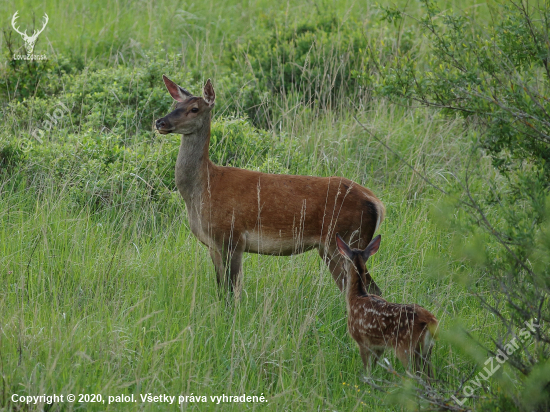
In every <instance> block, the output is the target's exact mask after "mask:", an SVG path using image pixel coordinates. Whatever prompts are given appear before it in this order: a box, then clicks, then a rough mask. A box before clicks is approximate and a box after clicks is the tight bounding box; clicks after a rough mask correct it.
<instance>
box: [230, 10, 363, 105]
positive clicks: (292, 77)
mask: <svg viewBox="0 0 550 412" xmlns="http://www.w3.org/2000/svg"><path fill="white" fill-rule="evenodd" d="M260 25H263V26H264V34H263V35H258V34H257V33H254V36H249V37H247V38H246V39H245V40H244V41H243V42H241V43H240V44H237V45H234V46H232V47H230V48H228V52H227V56H226V59H227V62H228V64H229V66H230V67H231V68H232V70H234V71H239V72H247V71H248V70H247V68H251V69H252V72H253V74H254V76H255V77H256V78H257V79H258V84H259V87H260V88H261V89H263V90H267V91H269V92H270V93H272V94H288V93H291V92H298V93H300V94H303V96H304V97H303V98H304V99H305V101H306V102H313V101H316V102H319V103H321V104H324V105H328V104H331V102H332V100H333V99H334V98H335V97H336V96H339V95H340V94H341V93H348V92H352V91H353V90H354V89H355V87H357V86H358V83H357V81H356V80H355V76H354V74H355V73H359V72H365V71H369V70H370V68H371V67H370V64H369V59H368V40H367V37H366V35H365V30H366V28H365V26H364V23H363V22H362V21H360V20H358V19H355V18H353V17H350V18H348V19H347V20H346V21H342V20H341V19H339V18H337V17H335V16H331V15H314V16H312V17H311V18H310V19H308V20H307V21H305V20H304V21H302V22H300V23H298V24H296V25H292V26H291V25H286V24H285V22H284V21H281V20H280V19H279V18H273V16H263V17H262V18H261V21H260Z"/></svg>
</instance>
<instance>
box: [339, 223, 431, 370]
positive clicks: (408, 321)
mask: <svg viewBox="0 0 550 412" xmlns="http://www.w3.org/2000/svg"><path fill="white" fill-rule="evenodd" d="M380 240H381V236H380V235H378V236H376V238H374V239H373V240H372V241H371V242H370V243H369V245H368V246H367V247H366V248H365V249H364V250H359V249H351V248H350V247H349V246H348V245H347V244H346V242H344V240H343V239H342V238H341V237H340V235H339V234H338V233H337V234H336V243H337V245H338V250H339V251H340V253H341V254H342V256H344V257H345V258H346V264H345V266H346V273H347V276H346V277H347V282H346V306H347V312H348V331H349V334H350V335H351V337H352V338H353V339H355V341H356V342H357V345H359V352H360V353H361V359H362V360H363V366H364V367H365V369H367V374H368V375H370V373H371V370H372V365H371V362H372V357H373V355H374V357H375V358H376V359H378V358H380V356H381V355H382V353H383V352H384V350H385V349H386V348H392V349H393V350H394V351H395V355H396V356H397V358H398V359H399V360H400V361H401V363H402V364H403V366H404V367H405V368H407V367H408V365H409V361H410V360H411V359H412V360H413V361H414V362H413V368H414V370H415V371H419V372H420V371H421V372H426V374H427V376H428V378H430V377H431V376H432V370H431V366H430V364H429V360H430V355H431V350H432V347H433V341H434V339H435V338H437V335H436V334H437V329H438V322H437V319H436V318H435V316H434V315H432V314H431V313H430V312H428V311H427V310H426V309H424V308H423V307H422V306H419V305H416V304H411V305H401V304H397V303H390V302H388V301H386V300H384V299H382V298H381V297H379V296H375V295H373V294H369V293H368V292H367V287H368V284H369V282H372V281H373V280H372V278H371V276H370V274H369V272H368V271H367V269H366V267H365V263H366V262H367V260H368V258H369V257H370V256H372V255H374V254H375V253H376V252H377V251H378V248H379V247H380Z"/></svg>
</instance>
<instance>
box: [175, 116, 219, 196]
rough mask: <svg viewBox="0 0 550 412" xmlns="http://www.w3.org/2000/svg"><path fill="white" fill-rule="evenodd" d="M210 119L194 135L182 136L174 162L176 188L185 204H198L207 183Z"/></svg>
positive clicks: (210, 165)
mask: <svg viewBox="0 0 550 412" xmlns="http://www.w3.org/2000/svg"><path fill="white" fill-rule="evenodd" d="M209 144H210V119H208V121H206V122H204V125H203V126H202V127H201V128H199V129H198V130H197V131H195V132H194V133H190V134H183V135H182V136H181V144H180V148H179V153H178V158H177V160H176V186H177V188H178V190H179V192H180V193H181V195H182V197H183V199H184V200H185V203H186V204H187V205H188V206H192V205H194V204H195V203H197V206H198V204H200V202H201V198H202V196H203V193H204V191H205V190H206V188H207V183H208V169H209V167H212V166H213V164H212V162H211V161H210V159H209V157H208V146H209Z"/></svg>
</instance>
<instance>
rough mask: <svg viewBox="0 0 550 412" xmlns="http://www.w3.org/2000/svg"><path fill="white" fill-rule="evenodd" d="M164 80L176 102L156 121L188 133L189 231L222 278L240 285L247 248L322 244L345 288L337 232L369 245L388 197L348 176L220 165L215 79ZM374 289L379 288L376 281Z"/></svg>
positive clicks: (184, 183)
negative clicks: (214, 138) (191, 87)
mask: <svg viewBox="0 0 550 412" xmlns="http://www.w3.org/2000/svg"><path fill="white" fill-rule="evenodd" d="M163 80H164V84H165V85H166V87H167V89H168V92H169V93H170V95H171V96H172V97H173V98H174V99H175V100H176V101H177V103H176V106H175V109H174V111H172V112H171V113H169V114H168V115H166V116H165V117H163V118H161V119H158V120H157V121H156V127H157V130H158V132H159V133H161V134H168V133H180V134H181V135H182V136H181V145H180V148H179V154H178V157H177V161H176V175H175V176H176V186H177V188H178V190H179V192H180V194H181V195H182V197H183V199H184V200H185V205H186V208H187V215H188V219H189V225H190V228H191V231H192V232H193V234H194V235H195V236H196V237H197V238H198V239H199V241H201V242H202V243H204V244H205V245H206V246H207V247H208V249H209V251H210V256H211V257H212V260H213V262H214V266H215V268H216V274H217V281H218V284H219V285H220V286H225V287H228V288H229V289H230V290H236V288H237V286H238V284H239V278H240V273H241V271H242V255H243V252H250V253H259V254H264V255H278V256H288V255H292V254H296V253H302V252H305V251H307V250H310V249H318V251H319V254H320V255H321V257H322V258H323V259H324V261H325V262H326V264H327V265H328V267H329V269H330V271H331V273H332V276H333V278H334V280H335V281H336V283H337V285H338V287H339V288H340V289H343V276H342V275H343V265H342V261H341V259H339V255H338V253H337V252H336V243H335V241H334V233H336V231H338V232H340V233H342V234H343V235H344V237H345V239H346V240H347V241H348V242H349V241H353V242H354V243H356V244H357V245H358V247H364V246H366V245H367V244H368V243H369V241H370V240H371V239H372V236H373V234H374V232H375V231H376V230H377V229H378V227H379V225H380V223H381V222H382V220H383V219H384V213H385V209H384V205H383V204H382V202H381V201H380V200H378V199H377V198H376V196H375V195H374V194H373V193H372V192H371V191H370V190H369V189H366V188H364V187H362V186H360V185H358V184H357V183H354V182H352V181H351V180H348V179H345V178H342V177H313V176H292V175H275V174H268V173H260V172H256V171H252V170H244V169H239V168H236V167H222V166H218V165H215V164H214V163H212V162H211V161H210V159H209V157H208V146H209V143H210V122H211V111H212V108H213V107H214V101H215V98H216V95H215V92H214V87H213V86H212V83H211V82H210V79H208V81H207V82H206V85H205V86H204V91H203V97H197V96H193V95H192V94H191V93H190V92H188V91H187V90H185V89H184V88H183V87H180V86H178V85H177V84H176V83H174V82H173V81H171V80H170V79H168V78H167V77H166V76H163ZM336 258H338V259H336ZM373 291H376V293H380V289H378V287H377V286H376V284H374V282H373Z"/></svg>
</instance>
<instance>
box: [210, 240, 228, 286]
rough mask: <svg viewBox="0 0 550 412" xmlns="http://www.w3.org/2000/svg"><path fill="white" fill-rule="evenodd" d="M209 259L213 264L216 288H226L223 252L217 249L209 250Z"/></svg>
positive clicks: (211, 248)
mask: <svg viewBox="0 0 550 412" xmlns="http://www.w3.org/2000/svg"><path fill="white" fill-rule="evenodd" d="M209 252H210V257H211V258H212V262H213V263H214V268H215V269H216V280H217V282H218V288H219V289H220V290H223V289H225V288H227V285H226V275H225V262H224V259H223V252H222V251H221V250H219V249H217V248H213V247H210V248H209Z"/></svg>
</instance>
